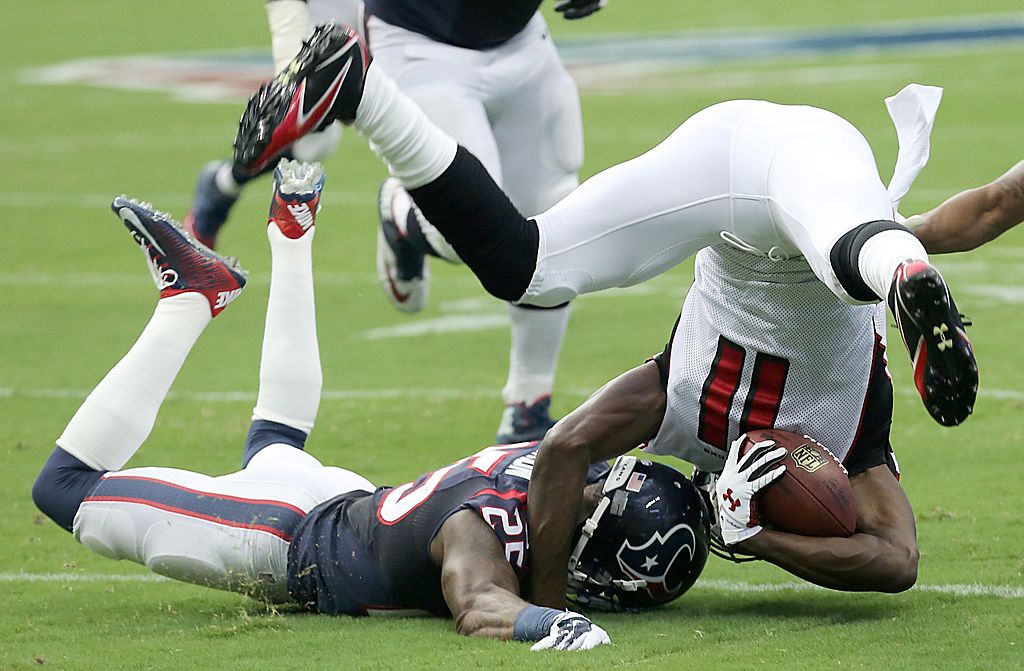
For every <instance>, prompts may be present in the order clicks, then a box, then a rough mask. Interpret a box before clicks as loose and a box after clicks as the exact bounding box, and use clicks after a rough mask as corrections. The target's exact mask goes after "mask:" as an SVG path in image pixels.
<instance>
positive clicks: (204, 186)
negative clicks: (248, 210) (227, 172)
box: [181, 161, 238, 249]
mask: <svg viewBox="0 0 1024 671" xmlns="http://www.w3.org/2000/svg"><path fill="white" fill-rule="evenodd" d="M226 164H227V161H211V162H210V163H207V164H206V165H205V166H203V169H202V170H200V171H199V179H197V180H196V191H195V194H194V195H193V196H192V207H191V208H189V211H188V214H186V215H185V219H184V221H182V222H181V223H182V226H184V227H185V230H186V231H188V232H189V233H191V234H192V235H193V236H194V237H195V239H196V240H198V241H199V242H201V243H203V244H204V245H206V246H207V247H209V248H210V249H213V248H215V247H216V246H217V233H218V232H219V231H220V228H221V226H223V225H224V224H225V223H226V222H227V220H228V215H229V214H230V213H231V208H232V207H233V206H234V204H235V201H237V200H238V195H237V194H230V193H224V192H223V191H221V190H220V187H218V186H217V173H218V172H219V171H220V169H221V166H224V165H226Z"/></svg>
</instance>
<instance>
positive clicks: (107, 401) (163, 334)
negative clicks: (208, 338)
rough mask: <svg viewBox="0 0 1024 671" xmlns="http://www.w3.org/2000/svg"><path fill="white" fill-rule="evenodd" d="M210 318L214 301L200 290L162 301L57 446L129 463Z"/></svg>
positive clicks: (92, 459)
mask: <svg viewBox="0 0 1024 671" xmlns="http://www.w3.org/2000/svg"><path fill="white" fill-rule="evenodd" d="M210 319H211V317H210V304H209V302H208V301H207V300H206V297H204V296H203V295H202V294H199V293H195V292H188V293H184V294H178V295H177V296H171V297H170V298H164V299H162V300H160V301H159V302H157V304H156V310H154V311H153V317H152V318H151V319H150V320H149V323H148V324H147V325H146V328H145V329H144V330H143V331H142V335H140V336H139V339H138V340H137V341H136V342H135V344H134V345H133V346H132V348H131V349H130V350H128V353H127V354H125V355H124V358H122V359H121V361H119V362H118V363H117V365H116V366H114V367H113V368H112V369H111V371H110V372H109V373H107V375H106V377H104V378H103V379H102V380H101V381H100V383H99V384H98V385H96V388H95V389H93V391H92V393H91V394H89V396H88V397H87V398H86V399H85V401H84V402H83V403H82V406H81V407H80V408H79V409H78V412H76V413H75V416H74V417H72V418H71V421H70V422H69V423H68V426H67V428H66V429H64V433H63V434H61V437H60V438H58V439H57V445H59V446H60V447H61V448H63V449H64V450H65V451H67V452H68V453H70V454H71V455H73V456H75V457H77V458H78V459H80V460H81V461H83V462H84V463H85V464H87V465H88V466H91V467H92V468H95V469H97V470H101V471H116V470H119V469H120V468H121V467H122V466H124V465H125V464H126V463H127V462H128V460H129V459H130V458H131V457H132V455H133V454H135V452H136V451H137V450H138V449H139V448H140V447H141V446H142V443H143V442H145V440H146V438H147V437H149V433H150V431H152V430H153V424H154V423H155V422H156V415H157V411H158V410H159V409H160V405H161V404H162V403H163V401H164V398H165V397H166V396H167V390H168V389H170V387H171V383H172V382H174V378H175V377H177V375H178V371H179V370H181V366H182V364H183V363H185V358H186V357H187V356H188V353H189V352H190V351H191V350H192V346H193V345H195V343H196V340H197V339H198V338H199V334H201V333H202V332H203V329H204V328H206V325H207V324H208V323H210Z"/></svg>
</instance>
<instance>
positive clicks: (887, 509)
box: [736, 465, 918, 592]
mask: <svg viewBox="0 0 1024 671" xmlns="http://www.w3.org/2000/svg"><path fill="white" fill-rule="evenodd" d="M850 484H851V485H852V486H853V493H854V496H855V497H856V499H857V531H856V533H854V535H852V536H850V537H849V538H812V537H808V536H797V535H794V534H789V533H783V532H781V531H773V530H771V529H764V530H762V531H761V532H760V533H758V534H756V535H754V536H752V537H750V538H749V539H748V540H746V541H744V542H742V543H739V544H737V546H736V547H737V548H738V549H740V550H742V551H743V552H748V553H750V554H753V555H755V556H757V557H760V558H761V559H765V560H767V561H770V562H771V563H773V564H775V565H777V566H779V567H781V568H783V569H785V570H787V571H789V572H790V573H792V574H794V575H797V576H799V577H801V578H803V579H804V580H808V581H810V582H813V583H814V584H816V585H821V586H822V587H829V588H831V589H838V590H846V591H858V592H859V591H877V592H902V591H904V590H907V589H910V588H911V587H912V586H913V585H914V582H915V581H916V580H917V562H918V549H917V532H916V527H915V524H914V513H913V511H912V510H911V508H910V501H909V500H908V499H907V495H906V493H905V492H904V491H903V488H902V487H901V486H900V484H899V481H898V480H896V478H895V476H893V474H892V472H891V471H890V470H889V468H888V467H887V466H885V465H881V466H875V467H874V468H870V469H868V470H867V471H864V472H863V473H859V474H857V475H855V476H853V477H851V478H850Z"/></svg>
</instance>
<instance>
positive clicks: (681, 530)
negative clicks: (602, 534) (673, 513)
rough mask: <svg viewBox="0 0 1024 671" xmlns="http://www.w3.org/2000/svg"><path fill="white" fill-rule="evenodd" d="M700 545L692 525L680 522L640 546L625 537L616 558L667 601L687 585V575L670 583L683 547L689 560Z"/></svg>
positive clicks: (631, 573) (655, 596) (629, 572)
mask: <svg viewBox="0 0 1024 671" xmlns="http://www.w3.org/2000/svg"><path fill="white" fill-rule="evenodd" d="M696 545H697V539H696V537H695V536H694V533H693V529H691V528H690V525H689V524H677V525H676V526H674V527H672V529H671V530H669V532H668V533H667V534H665V535H664V536H662V535H661V534H660V533H658V532H657V531H655V532H654V535H653V536H651V538H650V539H648V541H647V542H646V543H644V544H643V545H641V546H639V547H637V546H634V545H631V544H630V542H629V541H628V540H627V541H625V542H624V543H623V544H622V547H620V548H619V551H618V552H617V553H616V555H615V558H616V559H617V560H618V562H619V567H620V568H621V569H622V570H623V571H625V572H626V573H627V574H628V575H630V576H632V577H634V578H636V579H638V580H644V581H646V582H647V591H648V592H650V594H651V596H652V597H654V598H655V599H658V600H659V601H661V600H665V601H667V600H669V599H672V598H673V597H675V596H676V595H677V594H679V591H680V590H681V589H682V587H683V583H682V578H683V576H679V577H678V580H677V581H676V583H675V584H669V583H668V573H669V569H670V568H672V565H673V564H674V563H675V561H676V559H677V558H678V557H679V554H680V553H681V552H683V551H686V553H687V554H688V558H687V561H691V560H692V559H693V553H694V548H695V547H696Z"/></svg>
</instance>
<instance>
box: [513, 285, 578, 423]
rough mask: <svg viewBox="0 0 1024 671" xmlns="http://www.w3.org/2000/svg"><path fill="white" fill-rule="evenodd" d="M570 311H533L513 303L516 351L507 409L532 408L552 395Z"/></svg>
mask: <svg viewBox="0 0 1024 671" xmlns="http://www.w3.org/2000/svg"><path fill="white" fill-rule="evenodd" d="M570 307H571V306H570V305H566V306H565V307H562V308H556V309H554V310H529V309H526V308H522V307H519V306H518V305H512V304H511V303H509V306H508V314H509V319H510V320H511V322H512V347H511V349H510V351H509V356H508V359H509V362H508V364H509V365H508V381H507V382H506V383H505V387H504V388H503V389H502V390H501V397H502V399H503V400H504V401H505V405H511V404H513V403H527V404H530V403H533V402H534V401H536V400H537V399H538V398H540V397H541V396H546V395H548V394H550V393H551V389H552V388H553V387H554V384H555V368H556V367H557V366H558V353H559V351H561V349H562V338H563V337H564V336H565V329H566V327H567V326H568V325H569V312H570Z"/></svg>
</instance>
